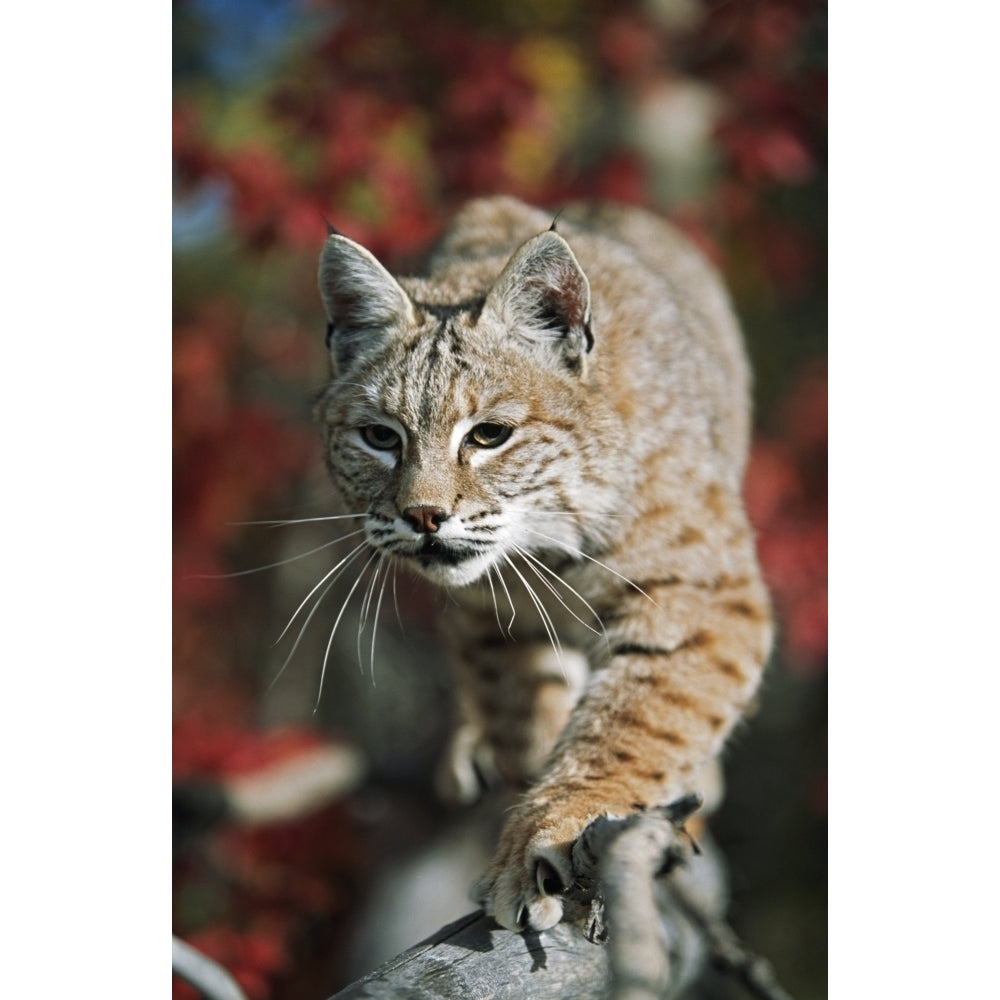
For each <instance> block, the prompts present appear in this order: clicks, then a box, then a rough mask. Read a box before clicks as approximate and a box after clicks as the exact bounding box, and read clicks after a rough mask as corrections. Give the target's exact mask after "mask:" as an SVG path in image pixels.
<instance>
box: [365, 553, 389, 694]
mask: <svg viewBox="0 0 1000 1000" xmlns="http://www.w3.org/2000/svg"><path fill="white" fill-rule="evenodd" d="M385 561H386V560H385V556H381V557H380V558H379V563H378V566H377V567H376V569H375V575H376V577H377V576H378V572H379V570H380V569H382V568H383V567H384V566H385ZM388 575H389V570H388V568H386V570H385V575H384V576H383V577H382V583H381V585H380V586H379V589H378V600H377V601H376V602H375V617H374V618H373V619H372V648H371V659H370V661H369V662H370V663H371V674H372V687H375V633H376V631H377V630H378V615H379V612H380V611H381V610H382V598H383V597H384V596H385V581H386V577H387V576H388Z"/></svg>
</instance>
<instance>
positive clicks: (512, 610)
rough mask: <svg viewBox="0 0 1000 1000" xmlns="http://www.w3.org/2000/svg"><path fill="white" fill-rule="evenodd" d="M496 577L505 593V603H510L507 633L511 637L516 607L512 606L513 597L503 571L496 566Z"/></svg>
mask: <svg viewBox="0 0 1000 1000" xmlns="http://www.w3.org/2000/svg"><path fill="white" fill-rule="evenodd" d="M496 571H497V579H498V580H499V581H500V586H501V587H503V592H504V593H505V594H506V595H507V603H508V604H509V605H510V621H509V622H508V623H507V635H508V636H510V638H513V635H512V634H511V629H512V628H513V627H514V618H515V616H516V615H517V609H516V608H515V607H514V598H513V597H511V596H510V591H509V590H508V589H507V581H506V580H505V579H504V578H503V573H502V572H501V571H500V567H499V566H497V567H496Z"/></svg>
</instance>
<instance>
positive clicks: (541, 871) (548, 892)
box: [535, 858, 566, 896]
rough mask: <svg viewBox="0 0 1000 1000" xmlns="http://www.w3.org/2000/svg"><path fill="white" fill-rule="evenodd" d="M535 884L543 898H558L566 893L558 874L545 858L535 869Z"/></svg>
mask: <svg viewBox="0 0 1000 1000" xmlns="http://www.w3.org/2000/svg"><path fill="white" fill-rule="evenodd" d="M535 882H536V884H537V885H538V891H539V892H540V893H541V894H542V895H543V896H558V895H559V894H560V893H562V892H565V891H566V886H564V885H563V882H562V879H561V878H560V877H559V874H558V872H557V871H556V870H555V869H554V868H553V867H552V865H550V864H549V863H548V861H546V860H545V859H544V858H542V859H540V860H539V862H538V864H537V866H536V867H535Z"/></svg>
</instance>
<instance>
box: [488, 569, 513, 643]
mask: <svg viewBox="0 0 1000 1000" xmlns="http://www.w3.org/2000/svg"><path fill="white" fill-rule="evenodd" d="M486 582H487V583H488V584H489V585H490V596H491V597H492V598H493V612H494V614H495V615H496V616H497V628H499V629H500V634H501V635H503V634H504V627H503V622H502V621H500V605H499V604H497V592H496V590H495V589H494V587H493V567H492V566H490V567H489V568H488V569H487V571H486ZM507 634H508V635H509V634H510V633H507Z"/></svg>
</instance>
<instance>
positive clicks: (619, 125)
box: [173, 0, 827, 1000]
mask: <svg viewBox="0 0 1000 1000" xmlns="http://www.w3.org/2000/svg"><path fill="white" fill-rule="evenodd" d="M173 10H174V38H173V53H174V103H173V129H174V133H173V134H174V168H173V178H174V225H173V242H174V282H173V315H174V439H173V448H174V452H173V458H174V536H173V544H174V703H173V726H174V734H173V735H174V739H173V749H174V777H175V847H174V930H175V933H176V934H178V935H179V936H180V937H182V938H184V939H185V940H187V941H189V942H190V943H192V944H193V945H195V946H196V947H198V948H200V949H201V950H202V951H204V952H205V953H206V954H209V955H210V956H212V957H215V958H217V959H218V960H219V961H221V962H222V963H223V964H224V965H225V966H226V967H227V968H229V969H230V970H231V971H232V972H233V973H234V975H235V976H236V978H237V980H238V981H239V982H240V983H241V985H242V986H243V988H244V989H245V990H246V992H247V993H248V995H249V996H250V997H251V998H252V1000H306V998H310V997H317V998H319V997H325V996H328V995H329V994H331V993H333V992H335V991H336V990H337V989H339V988H340V987H341V986H343V985H345V984H346V983H347V982H348V981H350V980H351V979H353V978H356V977H357V976H358V975H360V974H361V973H363V972H365V971H367V970H368V969H369V968H370V967H371V966H372V965H374V964H377V963H378V962H381V961H383V960H385V959H387V958H389V957H391V956H392V955H393V954H395V953H396V952H397V951H399V950H400V949H402V948H403V947H406V946H408V945H409V944H412V943H414V942H416V941H417V940H418V939H420V938H421V937H424V936H426V934H428V933H430V932H432V931H433V930H435V929H436V928H437V927H438V926H440V925H441V924H442V923H444V922H446V921H448V920H450V919H453V918H456V917H458V916H461V915H462V914H463V913H466V912H469V911H470V910H471V906H470V904H468V903H467V902H464V901H463V898H462V897H463V895H464V892H465V888H466V885H467V883H468V881H469V880H470V879H471V877H472V874H474V873H475V872H474V869H475V867H476V866H477V865H478V864H479V863H480V860H481V856H482V857H485V855H484V854H482V855H481V852H482V851H484V850H485V849H486V848H485V846H483V845H488V840H489V836H490V834H489V833H488V832H484V831H483V830H482V829H480V827H481V826H482V825H483V823H485V820H482V819H481V818H480V817H479V814H477V813H476V812H474V811H473V812H470V813H468V814H466V813H457V812H453V811H449V810H446V809H444V808H443V807H441V806H440V805H438V804H437V803H436V800H435V799H434V796H433V792H432V789H431V782H432V772H433V767H434V764H435V761H436V757H437V754H438V753H439V751H440V749H441V746H442V744H443V741H444V738H445V735H446V732H447V728H448V724H449V713H450V703H449V685H448V677H447V671H446V668H445V664H444V663H443V660H442V657H441V654H440V650H439V647H438V645H437V643H436V640H435V637H434V634H433V631H432V629H431V627H430V622H431V620H432V619H433V616H434V613H435V609H436V598H435V597H434V595H432V594H429V593H428V592H427V591H426V590H424V589H423V588H422V587H421V586H420V585H419V584H418V583H417V582H416V581H413V580H409V579H404V578H403V577H402V576H400V577H399V579H398V580H397V581H396V585H395V590H394V594H393V597H394V598H395V599H394V600H392V601H391V603H392V605H393V606H392V607H390V597H389V596H388V595H387V596H386V599H385V604H384V606H382V607H373V606H372V602H369V603H368V605H367V607H366V605H365V602H364V600H363V593H364V587H363V586H362V587H360V588H359V589H358V590H357V591H355V592H354V593H353V594H351V593H349V591H350V587H351V585H352V584H353V582H354V581H353V579H352V580H350V581H348V582H347V584H346V585H345V586H344V587H342V588H341V587H335V588H334V590H333V591H332V592H331V593H330V594H329V595H328V596H327V597H326V598H325V599H324V601H323V603H322V604H321V605H319V606H318V610H317V611H316V613H315V615H313V616H312V617H311V619H309V615H310V611H311V609H312V608H313V604H312V602H311V601H309V602H305V603H303V602H304V599H305V598H306V597H307V595H309V594H310V591H311V590H312V588H313V587H314V585H315V584H316V583H317V582H318V581H319V580H320V578H321V577H322V576H323V574H324V573H325V572H326V571H327V570H328V569H329V568H330V567H331V566H333V565H334V563H335V562H336V561H337V560H338V559H340V558H343V556H345V555H346V554H347V553H348V552H349V551H350V547H351V542H350V539H344V540H343V541H342V540H341V536H343V535H346V533H347V531H348V529H346V528H343V529H338V528H337V527H336V524H337V522H322V521H311V520H309V519H310V518H318V517H322V516H323V515H324V514H325V513H328V512H329V489H328V487H327V486H326V483H325V479H324V474H323V471H322V459H321V454H320V449H319V442H318V435H317V433H316V429H315V427H314V426H313V424H312V420H311V412H310V411H311V403H310V401H311V399H312V397H313V396H314V395H315V393H316V391H317V390H318V389H319V388H320V386H321V385H322V382H323V379H324V376H325V373H326V357H325V351H324V348H323V337H324V332H325V320H324V317H323V314H322V309H321V305H320V301H319V297H318V293H317V290H316V260H317V254H318V252H319V249H320V246H321V245H322V242H323V239H324V237H325V233H326V229H325V224H324V221H323V220H324V218H325V219H328V220H329V221H330V222H331V223H332V224H333V225H334V226H335V227H336V228H337V229H338V230H340V231H341V232H343V233H345V234H346V235H348V236H351V237H352V238H354V239H356V240H358V241H359V242H361V243H363V244H364V245H365V246H367V247H368V248H369V249H371V250H372V251H373V252H374V253H375V254H376V255H377V256H379V258H380V259H381V260H382V261H383V262H384V263H386V265H387V266H388V267H389V268H390V269H391V270H397V271H401V272H405V271H406V270H407V269H409V268H410V267H411V266H413V264H414V263H415V262H416V261H417V260H418V259H419V255H420V251H421V250H422V249H423V248H424V247H426V245H427V244H428V242H429V241H430V240H432V239H433V238H434V237H435V236H436V235H437V234H438V232H439V231H440V230H441V228H442V227H443V225H444V224H445V223H446V221H447V219H448V217H449V216H450V214H451V213H452V212H453V210H454V209H455V208H456V207H457V206H458V205H460V204H461V203H462V202H463V201H464V200H465V199H467V198H469V197H472V196H476V195H482V194H491V193H498V192H506V193H511V194H514V195H517V196H519V197H521V198H524V199H525V200H528V201H532V202H535V203H538V204H543V205H557V204H558V203H559V202H560V201H563V200H565V199H567V198H570V197H579V196H585V197H602V198H610V199H615V200H618V201H624V202H630V203H634V204H642V205H646V206H649V207H653V208H655V209H658V210H660V211H662V212H664V213H665V214H667V215H669V216H670V217H671V218H672V219H674V220H675V221H676V222H678V223H679V224H680V225H681V226H682V227H683V228H684V229H685V230H686V231H687V232H688V233H689V234H690V235H691V236H692V237H693V238H694V239H695V240H696V241H697V242H698V244H699V245H700V246H701V247H702V249H703V250H704V251H705V252H706V253H707V254H708V255H709V256H710V257H711V258H712V259H713V260H714V261H715V262H716V264H717V265H718V266H719V268H720V269H721V270H722V272H723V273H724V275H725V276H726V279H727V281H728V283H729V286H730V288H731V290H732V294H733V297H734V300H735V304H736V308H737V312H738V313H739V315H740V318H741V320H742V322H743V325H744V329H745V332H746V336H747V344H748V349H749V352H750V355H751V358H752V361H753V365H754V369H755V376H756V407H757V409H756V420H757V434H756V438H755V444H754V451H753V455H752V458H751V462H750V466H749V470H748V473H747V479H746V493H747V502H748V505H749V509H750V514H751V517H752V519H753V521H754V524H755V526H756V528H757V531H758V540H759V549H760V556H761V560H762V563H763V566H764V569H765V573H766V575H767V577H768V580H769V582H770V585H771V588H772V592H773V594H774V599H775V603H776V607H777V612H778V616H779V623H780V634H779V641H778V647H777V650H776V653H775V656H774V660H773V662H772V664H771V667H770V670H769V673H768V677H767V681H766V684H765V686H764V688H763V690H762V693H761V697H760V707H759V710H758V712H757V714H756V716H755V717H754V718H753V719H752V720H751V721H750V722H749V724H748V725H746V726H745V727H744V728H743V729H742V730H741V731H740V732H739V733H738V734H737V735H736V737H735V738H734V739H733V740H732V742H731V745H730V747H729V750H728V752H727V756H726V765H727V776H728V782H729V792H728V798H727V801H726V804H725V806H724V807H723V809H722V811H721V812H720V813H719V814H718V816H717V817H716V818H715V820H714V821H713V832H714V835H715V838H716V840H717V841H718V842H719V844H720V845H721V846H722V848H723V850H724V852H725V855H726V858H727V860H728V864H729V871H730V880H731V894H732V904H731V907H730V918H731V920H732V923H733V925H734V926H735V927H736V929H737V930H738V932H739V933H740V934H741V935H742V936H743V937H744V939H745V940H746V941H747V943H748V944H749V945H750V946H751V947H752V948H754V949H756V950H758V951H760V952H761V953H763V954H764V955H766V956H767V957H768V958H769V959H770V960H771V961H772V963H773V965H774V966H775V968H776V971H777V974H778V978H779V981H780V982H782V984H783V985H784V986H785V987H786V988H787V989H788V990H789V991H790V992H791V993H792V994H793V995H794V996H796V997H798V998H800V1000H801V998H810V997H822V996H825V995H826V858H827V855H826V663H827V618H826V610H827V591H826V565H827V563H826V559H827V544H826V493H827V480H826V470H827V464H826V463H827V424H826V361H825V359H826V220H827V214H826V4H825V3H816V2H810V0H739V2H736V0H723V2H718V0H705V2H700V0H614V2H608V0H592V2H585V0H547V2H545V3H540V2H536V0H494V2H492V3H491V4H489V5H486V4H480V3H472V2H463V0H438V2H430V0H427V2H420V0H406V2H404V0H364V2H360V0H314V2H306V0H252V2H251V0H233V2H226V0H187V2H176V0H175V3H174V7H173ZM276 521H281V522H290V523H286V524H279V525H275V524H269V523H260V522H276ZM254 522H257V523H254ZM300 606H301V608H302V610H301V611H299V612H298V614H297V615H296V616H295V618H294V621H293V622H291V627H289V628H287V629H286V626H287V625H289V622H290V619H292V617H293V614H294V613H295V612H296V610H297V609H299V608H300ZM341 609H343V619H342V622H341V625H340V627H339V628H338V630H337V633H336V635H335V636H334V638H333V640H332V641H331V642H329V647H328V640H329V637H330V630H331V627H332V625H333V622H334V620H335V619H336V618H337V616H338V615H339V614H340V612H341ZM307 619H309V620H308V621H307ZM303 625H304V626H305V627H303ZM324 663H325V669H324ZM321 674H322V675H323V676H322V677H321ZM321 684H322V691H321ZM283 768H284V769H290V770H287V773H288V774H295V775H297V776H298V777H299V778H301V777H302V774H305V775H306V778H305V779H303V781H304V784H303V787H304V788H306V791H304V792H303V793H302V795H301V796H300V799H299V800H297V801H296V802H295V803H293V805H292V806H291V807H289V808H288V809H286V810H285V811H284V812H282V811H281V810H275V809H272V810H271V811H270V812H267V811H266V810H264V811H261V810H260V809H258V810H257V811H256V812H254V810H252V809H243V810H242V811H240V810H236V811H235V812H234V811H233V810H232V809H230V810H229V811H228V812H227V811H226V810H225V808H224V807H223V806H221V805H220V801H222V800H221V799H220V791H219V790H220V789H223V790H227V789H228V794H229V800H228V801H230V802H231V801H232V800H233V797H234V795H235V796H236V797H237V798H239V796H240V795H242V796H243V797H244V799H245V797H246V796H247V795H251V793H253V791H254V789H255V788H257V789H258V792H259V788H258V785H260V782H261V781H264V785H263V786H260V787H267V785H266V779H267V777H268V775H275V774H281V773H286V772H282V770H281V769H283ZM296 768H298V771H296V770H295V769H296ZM317 775H318V777H317ZM310 776H311V777H310ZM255 781H257V782H258V785H254V782H255ZM310 781H311V784H310ZM287 784H288V783H286V785H287ZM240 801H243V799H240ZM194 995H195V994H194V993H193V991H191V990H190V989H189V988H188V987H187V986H185V985H184V984H182V983H179V982H175V986H174V996H175V997H177V998H186V997H191V996H194ZM699 995H700V996H703V997H717V998H726V997H735V996H739V995H740V993H739V991H738V990H735V988H733V987H731V986H730V985H729V984H727V983H726V982H724V981H721V980H719V979H718V978H717V977H715V976H713V975H712V974H707V975H706V977H705V981H704V982H703V983H702V984H701V988H700V991H699Z"/></svg>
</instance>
